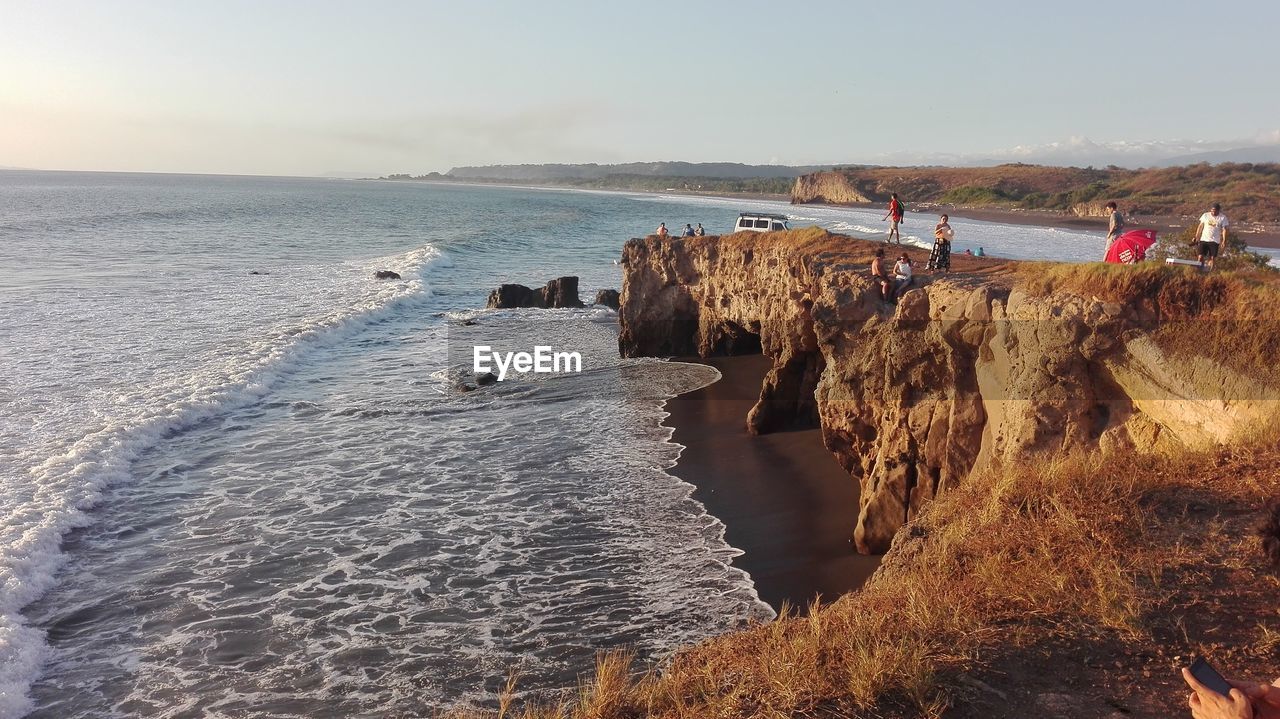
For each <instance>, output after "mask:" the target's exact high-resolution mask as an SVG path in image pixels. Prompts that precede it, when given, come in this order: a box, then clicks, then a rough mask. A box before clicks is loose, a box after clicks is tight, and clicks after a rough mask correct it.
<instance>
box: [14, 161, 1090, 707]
mask: <svg viewBox="0 0 1280 719" xmlns="http://www.w3.org/2000/svg"><path fill="white" fill-rule="evenodd" d="M749 210H751V211H773V212H784V213H788V214H790V215H791V217H792V225H793V226H803V225H807V224H819V225H822V226H825V227H828V228H831V229H834V230H837V231H843V232H848V233H852V234H855V235H860V236H865V237H870V236H873V235H874V234H876V233H878V232H879V231H881V229H882V228H883V225H882V223H880V222H879V217H880V213H878V212H876V211H869V210H855V209H847V208H826V207H813V206H803V207H797V208H792V207H790V206H788V205H786V204H785V203H777V202H768V201H747V200H722V199H716V198H701V197H681V196H664V195H643V194H633V193H606V192H582V191H568V190H538V189H522V188H506V187H479V186H462V185H445V184H429V183H410V182H379V181H341V180H311V179H293V178H262V177H226V176H189V175H151V174H113V173H73V172H0V297H3V303H2V305H0V405H2V406H3V408H4V410H3V412H2V413H0V503H2V504H3V514H2V516H3V520H2V522H0V719H7V718H10V717H21V716H31V717H42V718H50V719H52V718H58V719H68V718H74V717H85V718H88V717H95V718H96V717H187V716H226V717H231V716H244V715H246V714H253V715H271V716H280V717H286V716H297V717H348V716H417V715H422V714H428V713H430V712H432V711H434V710H437V709H440V708H443V707H448V706H453V705H456V704H459V703H468V702H480V701H484V700H485V699H486V698H487V697H489V696H491V694H492V692H493V691H494V690H495V689H496V688H497V687H498V686H499V685H500V683H501V682H502V681H503V680H504V679H505V677H506V675H507V674H508V672H511V671H518V672H519V675H520V680H519V687H520V688H521V689H523V690H540V689H550V688H554V687H562V686H566V685H571V684H573V683H574V682H575V681H576V679H577V677H578V676H579V674H581V673H583V672H586V671H588V670H589V668H590V666H591V663H592V661H593V657H594V656H595V653H596V652H597V651H599V650H602V649H613V648H628V649H632V650H634V651H635V652H636V653H637V655H638V656H639V657H640V658H641V659H642V660H646V661H656V660H660V659H661V658H662V657H664V656H666V655H667V654H668V653H669V652H671V651H672V650H673V649H674V648H676V647H678V646H680V645H682V644H685V643H688V642H691V641H696V640H698V639H700V638H703V637H707V636H711V635H714V634H718V633H722V632H724V631H728V630H731V629H733V628H736V627H741V626H744V625H745V624H747V623H749V622H751V621H753V620H764V619H768V618H769V617H771V616H772V614H773V612H772V610H771V609H770V608H769V607H768V606H767V605H765V604H764V603H763V602H761V601H760V599H759V598H758V597H757V596H756V593H755V590H754V588H753V585H752V582H751V578H750V577H749V576H748V575H746V574H745V573H743V572H742V571H741V570H739V569H737V568H736V567H735V566H734V564H733V559H734V557H735V556H736V555H737V554H738V552H737V551H736V550H735V549H734V548H733V547H731V546H729V545H727V544H726V543H725V541H724V528H723V526H722V525H721V523H720V522H719V521H718V520H717V519H716V518H714V517H711V516H709V515H708V514H707V512H706V510H705V508H703V507H702V505H701V504H700V503H698V502H697V501H695V500H694V499H692V498H691V496H690V495H691V493H692V491H693V488H692V486H690V485H688V484H686V483H684V482H682V481H680V480H679V479H677V478H675V477H673V476H672V475H671V474H669V473H668V472H667V470H668V469H670V468H671V467H672V466H673V465H674V463H675V462H676V460H677V458H678V456H679V452H680V449H681V448H680V447H679V446H678V445H675V444H673V443H671V442H670V435H671V430H670V429H669V428H666V427H664V426H663V425H662V423H661V422H662V419H663V417H664V416H665V414H664V411H663V403H664V401H665V400H666V399H668V398H670V397H672V396H674V395H675V394H677V393H680V392H683V391H687V390H690V389H694V388H696V387H699V386H703V385H705V384H707V383H709V382H712V381H714V380H715V379H716V378H717V373H716V372H715V370H713V369H710V368H707V367H703V366H701V365H687V364H681V363H671V362H662V361H658V360H620V359H618V357H617V346H616V315H615V314H614V313H613V312H612V311H611V310H608V309H607V308H603V307H594V306H589V307H587V308H585V309H580V310H484V309H482V308H483V306H484V303H485V298H486V296H487V294H488V292H489V290H490V289H492V288H494V287H495V286H497V285H498V284H500V283H504V282H518V283H521V284H526V285H531V286H540V285H541V284H543V283H544V282H545V281H546V280H548V279H550V278H553V277H557V276H561V275H577V276H578V277H580V278H581V291H582V296H583V298H584V299H585V300H586V301H587V302H588V303H589V302H590V300H591V298H592V297H593V296H594V293H595V291H596V290H597V289H602V288H618V289H620V286H621V268H620V267H619V266H618V264H617V260H618V258H619V256H620V249H621V245H622V243H623V242H624V241H625V240H626V239H627V238H630V237H635V236H642V235H645V234H647V233H649V232H651V231H652V230H653V228H654V227H656V226H657V223H658V222H659V221H665V222H666V223H667V226H668V227H670V228H672V229H673V230H676V231H678V230H679V228H681V227H683V225H684V223H685V222H694V223H696V222H701V223H703V224H704V225H705V226H706V227H707V228H708V230H709V232H711V233H716V232H720V231H728V229H729V228H730V227H731V226H732V224H733V221H734V218H735V217H736V215H737V213H738V212H740V211H749ZM917 217H920V218H922V219H916V218H917ZM932 221H933V218H931V217H929V218H925V217H924V216H923V215H920V216H917V215H908V222H907V224H906V226H905V227H904V234H905V235H906V236H907V239H908V240H909V241H914V242H917V243H920V244H924V243H923V241H922V240H921V237H927V236H928V235H929V232H930V231H931V229H932ZM952 224H953V226H954V227H955V229H956V235H957V238H956V251H957V252H958V251H962V250H963V249H965V248H966V247H974V248H976V247H978V246H982V247H984V249H985V251H986V252H988V253H989V254H997V255H1003V256H1009V257H1025V258H1042V259H1068V260H1087V259H1094V258H1095V257H1097V256H1098V255H1100V253H1101V249H1102V245H1103V239H1102V237H1101V235H1100V234H1099V233H1084V232H1079V231H1075V230H1063V229H1055V228H1040V227H1028V226H1012V225H1002V224H999V223H988V222H977V221H967V220H957V221H955V222H953V223H952ZM913 225H918V227H914V226H913ZM912 238H914V239H912ZM381 269H387V270H392V271H395V272H397V273H399V274H400V275H401V276H402V279H400V280H389V281H380V280H375V279H373V276H372V275H373V273H374V272H375V271H376V270H381ZM481 341H483V342H484V343H486V344H492V345H493V346H495V347H497V346H502V347H510V348H532V347H534V346H535V345H539V344H551V345H554V346H556V347H557V348H564V349H569V350H574V351H577V352H579V353H580V354H581V355H582V357H583V365H584V367H583V371H582V372H581V373H565V374H554V375H538V374H534V373H524V374H521V375H520V376H518V377H516V378H515V380H514V381H508V382H503V383H501V384H499V385H496V386H492V387H485V388H482V389H480V390H477V391H474V392H464V391H461V390H460V389H459V378H460V377H462V376H464V374H465V373H466V371H467V369H468V367H467V366H466V359H467V358H468V357H469V356H470V355H469V352H470V351H471V348H472V347H473V346H474V345H475V344H479V343H480V342H481Z"/></svg>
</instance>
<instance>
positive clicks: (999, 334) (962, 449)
mask: <svg viewBox="0 0 1280 719" xmlns="http://www.w3.org/2000/svg"><path fill="white" fill-rule="evenodd" d="M878 246H879V245H878V244H877V243H871V242H865V241H860V240H854V239H851V238H848V237H843V236H838V235H831V234H828V233H826V232H825V231H821V230H817V229H816V228H814V229H807V230H799V231H793V232H789V233H769V234H754V233H743V234H738V235H727V236H722V237H702V238H667V239H659V238H657V237H650V238H646V239H635V240H631V241H629V242H628V243H626V245H625V247H624V249H623V264H624V267H625V277H624V285H623V291H622V303H621V309H620V318H621V334H620V336H619V346H620V349H621V352H622V353H623V354H624V355H625V356H687V355H698V356H702V357H707V356H712V355H723V354H745V353H754V352H763V353H764V354H765V355H767V356H768V357H769V358H770V360H771V362H772V368H771V370H770V371H769V373H768V375H767V376H766V378H765V381H764V383H763V385H762V387H761V388H760V393H759V397H758V400H757V402H756V403H755V406H754V407H753V408H752V410H751V411H750V413H749V415H748V416H747V417H746V418H744V420H745V422H746V424H747V428H748V430H749V431H751V432H753V433H766V432H773V431H780V430H785V429H788V428H800V427H813V426H819V427H821V430H822V436H823V440H824V442H825V444H826V447H827V448H828V449H829V450H830V451H831V452H832V454H833V455H834V456H835V458H836V460H837V461H838V462H839V463H840V465H841V466H842V467H844V469H845V470H846V471H848V472H849V473H850V475H851V477H852V478H853V479H855V480H856V481H857V482H858V483H859V485H860V488H861V499H860V505H861V506H860V507H858V508H856V511H857V512H858V523H857V529H856V532H855V542H856V545H857V547H858V550H859V551H861V552H864V553H881V552H884V551H886V550H887V549H888V547H889V545H890V543H891V541H892V540H893V538H894V536H895V534H896V533H897V532H898V530H899V528H901V527H902V526H903V525H904V524H905V523H907V522H908V521H910V520H911V519H913V518H914V517H916V516H917V515H918V513H919V512H920V510H921V508H922V507H923V506H924V504H925V503H927V502H928V501H929V500H931V499H933V498H934V497H936V496H937V495H938V494H939V493H941V492H945V491H947V490H949V489H952V488H954V487H956V486H958V485H959V484H961V483H963V482H964V481H965V480H966V478H967V477H970V476H972V475H974V474H976V473H979V472H983V471H985V470H989V469H992V468H999V467H1006V466H1013V465H1016V464H1018V463H1022V462H1026V461H1028V460H1031V459H1033V458H1034V457H1036V456H1040V455H1043V456H1050V455H1053V454H1056V453H1060V452H1064V451H1066V452H1070V451H1072V450H1080V449H1083V450H1087V451H1095V450H1096V451H1100V452H1104V453H1113V452H1125V451H1133V450H1142V451H1146V450H1158V449H1171V448H1195V447H1207V446H1210V445H1216V444H1222V443H1225V442H1229V441H1231V440H1232V439H1233V438H1235V437H1239V436H1241V435H1242V434H1243V433H1245V432H1248V431H1250V430H1251V429H1253V428H1256V427H1259V426H1262V425H1264V424H1265V423H1266V422H1269V421H1270V420H1271V418H1273V417H1274V413H1275V407H1276V406H1277V404H1276V403H1275V399H1277V398H1280V393H1276V392H1275V391H1274V390H1272V389H1270V386H1269V385H1267V384H1265V383H1260V382H1258V381H1257V378H1255V377H1248V376H1245V375H1242V374H1239V373H1235V372H1232V371H1230V370H1229V369H1224V367H1223V366H1222V364H1221V362H1219V361H1215V360H1214V359H1213V358H1212V357H1210V356H1197V355H1195V354H1194V353H1192V354H1186V353H1180V351H1179V347H1183V346H1186V343H1185V342H1184V343H1183V344H1182V345H1179V344H1178V342H1176V341H1174V340H1176V339H1177V337H1175V336H1173V335H1171V333H1170V330H1169V328H1170V327H1171V326H1172V324H1171V323H1176V322H1179V321H1182V320H1191V319H1193V318H1194V317H1193V316H1198V315H1197V313H1199V312H1207V311H1208V310H1210V309H1212V308H1211V307H1210V306H1209V305H1211V304H1212V303H1213V302H1215V301H1217V302H1221V301H1222V297H1221V296H1219V295H1221V292H1218V293H1217V294H1216V295H1215V294H1214V291H1212V287H1209V286H1206V287H1209V289H1207V290H1206V291H1205V293H1202V294H1203V296H1200V297H1194V296H1193V297H1190V298H1181V297H1180V295H1179V293H1186V292H1187V289H1186V286H1184V285H1187V283H1194V282H1198V281H1200V280H1199V279H1198V278H1191V277H1189V276H1186V277H1183V276H1178V277H1177V278H1174V279H1172V280H1170V281H1169V283H1168V284H1169V285H1170V287H1163V285H1160V283H1159V282H1157V281H1155V280H1153V282H1156V284H1154V285H1150V284H1149V286H1144V287H1142V288H1139V290H1140V291H1139V290H1134V291H1132V292H1130V296H1127V297H1110V298H1109V297H1105V296H1098V295H1096V294H1092V293H1090V292H1087V291H1086V292H1081V291H1072V290H1071V289H1069V288H1067V289H1063V288H1047V287H1046V285H1045V283H1043V282H1037V281H1036V278H1037V276H1038V275H1042V274H1045V273H1047V272H1049V270H1048V269H1046V266H1045V265H1043V264H1037V265H1030V264H1027V263H1017V262H1010V261H1001V260H993V259H978V258H961V257H957V258H955V260H956V261H955V264H954V271H953V272H952V273H951V274H947V275H940V276H925V277H920V276H919V275H918V276H917V278H918V279H917V284H916V286H915V287H914V288H912V289H910V290H909V291H908V292H906V293H905V295H903V296H902V298H901V299H900V301H899V302H898V304H897V305H896V306H893V305H886V304H884V303H882V302H881V301H880V300H879V297H878V295H877V292H876V289H875V287H874V286H873V283H872V281H871V279H870V276H869V271H868V266H869V264H870V260H871V257H872V255H873V253H874V251H875V249H876V248H877V247H878ZM912 254H914V255H915V256H914V257H913V259H915V260H917V262H918V265H917V266H918V267H923V264H924V260H925V257H924V256H923V255H922V254H921V253H919V252H915V253H912ZM1121 269H1127V270H1129V271H1130V272H1134V270H1133V269H1132V268H1121ZM1155 269H1158V270H1160V271H1164V270H1163V268H1155ZM1098 271H1099V272H1111V271H1112V270H1111V269H1110V268H1102V269H1099V270H1098ZM1157 279H1158V278H1157ZM1175 280H1176V281H1175ZM1125 281H1128V280H1127V279H1126V280H1125ZM1067 284H1069V283H1067ZM1114 284H1115V282H1114V281H1112V285H1114ZM1174 285H1177V287H1173V286H1174ZM1084 286H1085V288H1086V289H1087V285H1084ZM1187 286H1190V285H1187ZM1171 288H1172V289H1171ZM1130 289H1132V288H1130ZM1192 291H1194V287H1192ZM1171 293H1172V294H1171ZM1103 294H1104V295H1105V294H1106V293H1105V292H1104V293H1103ZM1121 294H1123V293H1121ZM1184 324H1185V323H1184ZM1194 331H1195V328H1194V327H1192V328H1188V329H1186V330H1185V332H1194ZM1215 331H1221V328H1216V329H1215ZM1185 332H1184V334H1185ZM1171 353H1173V354H1171ZM850 511H855V510H854V508H850Z"/></svg>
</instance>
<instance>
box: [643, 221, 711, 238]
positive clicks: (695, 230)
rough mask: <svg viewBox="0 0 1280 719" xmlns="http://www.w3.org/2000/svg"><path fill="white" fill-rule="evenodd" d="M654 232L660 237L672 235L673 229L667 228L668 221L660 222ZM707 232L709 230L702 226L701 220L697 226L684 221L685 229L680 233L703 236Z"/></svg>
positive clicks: (688, 235) (684, 235)
mask: <svg viewBox="0 0 1280 719" xmlns="http://www.w3.org/2000/svg"><path fill="white" fill-rule="evenodd" d="M653 234H655V235H657V236H658V237H670V236H671V230H668V229H667V223H665V222H659V223H658V229H656V230H654V231H653ZM706 234H707V231H706V230H705V229H703V228H702V223H701V222H699V223H698V226H697V227H694V226H693V225H691V224H689V223H688V222H686V223H684V230H683V231H682V232H681V233H680V236H681V237H703V236H705V235H706Z"/></svg>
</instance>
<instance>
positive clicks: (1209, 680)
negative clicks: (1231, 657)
mask: <svg viewBox="0 0 1280 719" xmlns="http://www.w3.org/2000/svg"><path fill="white" fill-rule="evenodd" d="M1191 676H1193V677H1195V678H1196V681H1198V682H1200V683H1201V684H1203V685H1205V686H1207V687H1209V688H1210V689H1212V690H1214V691H1215V692H1217V693H1219V694H1221V695H1222V696H1224V697H1225V696H1230V695H1231V685H1230V684H1228V683H1227V680H1226V679H1223V678H1222V675H1221V674H1219V673H1218V670H1217V669H1214V668H1213V666H1212V665H1211V664H1209V662H1207V661H1205V659H1204V657H1196V660H1195V661H1194V662H1191Z"/></svg>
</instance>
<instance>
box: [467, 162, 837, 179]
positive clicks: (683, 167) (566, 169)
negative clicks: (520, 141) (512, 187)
mask: <svg viewBox="0 0 1280 719" xmlns="http://www.w3.org/2000/svg"><path fill="white" fill-rule="evenodd" d="M832 167H834V165H804V166H795V167H793V166H788V165H744V164H742V163H739V162H628V163H622V164H617V165H597V164H595V163H590V164H585V165H564V164H550V165H485V166H480V167H455V168H453V169H452V170H449V171H448V172H446V173H445V174H444V177H446V178H451V179H455V180H506V181H509V182H560V181H564V180H598V179H601V178H605V177H613V176H617V175H625V176H629V177H702V178H708V177H709V178H717V179H726V180H742V179H748V178H785V179H791V178H796V177H799V176H801V175H806V174H809V173H810V172H818V171H820V170H829V169H831V168H832Z"/></svg>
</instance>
